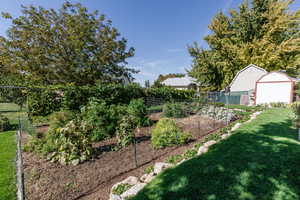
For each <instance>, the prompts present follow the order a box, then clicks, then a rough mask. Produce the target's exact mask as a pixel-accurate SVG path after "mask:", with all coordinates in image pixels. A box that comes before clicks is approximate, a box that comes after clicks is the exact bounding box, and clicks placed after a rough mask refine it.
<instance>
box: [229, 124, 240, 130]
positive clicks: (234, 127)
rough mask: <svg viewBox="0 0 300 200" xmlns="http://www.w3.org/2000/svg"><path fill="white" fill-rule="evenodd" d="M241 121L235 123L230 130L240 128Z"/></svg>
mask: <svg viewBox="0 0 300 200" xmlns="http://www.w3.org/2000/svg"><path fill="white" fill-rule="evenodd" d="M240 126H241V123H236V124H235V125H234V126H233V127H232V128H231V131H235V130H236V129H238V128H240Z"/></svg>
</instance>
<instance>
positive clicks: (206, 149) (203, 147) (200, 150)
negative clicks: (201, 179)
mask: <svg viewBox="0 0 300 200" xmlns="http://www.w3.org/2000/svg"><path fill="white" fill-rule="evenodd" d="M207 151H208V148H207V147H206V146H201V147H200V148H199V149H198V153H197V155H201V154H204V153H206V152H207Z"/></svg>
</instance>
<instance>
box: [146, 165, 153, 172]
mask: <svg viewBox="0 0 300 200" xmlns="http://www.w3.org/2000/svg"><path fill="white" fill-rule="evenodd" d="M153 171H154V166H153V165H151V166H149V167H147V168H146V169H145V170H144V172H145V173H146V174H151V173H152V172H153Z"/></svg>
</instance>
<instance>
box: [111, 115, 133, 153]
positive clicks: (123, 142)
mask: <svg viewBox="0 0 300 200" xmlns="http://www.w3.org/2000/svg"><path fill="white" fill-rule="evenodd" d="M135 127H136V125H135V122H134V120H133V118H132V117H131V116H124V117H123V119H122V120H121V122H120V124H119V126H118V128H117V131H116V135H117V140H118V147H119V148H122V147H125V146H128V145H129V144H131V143H132V142H133V139H134V129H135Z"/></svg>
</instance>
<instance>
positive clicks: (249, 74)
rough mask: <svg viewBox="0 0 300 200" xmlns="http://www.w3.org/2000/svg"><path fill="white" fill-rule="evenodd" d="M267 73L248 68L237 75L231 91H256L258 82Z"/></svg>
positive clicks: (253, 67)
mask: <svg viewBox="0 0 300 200" xmlns="http://www.w3.org/2000/svg"><path fill="white" fill-rule="evenodd" d="M266 73H267V72H266V71H265V70H263V69H261V68H258V67H255V66H248V67H246V68H245V69H243V70H242V71H240V72H239V73H238V74H237V75H236V77H235V78H234V80H233V81H232V83H231V86H230V89H231V91H232V92H237V91H249V90H254V89H255V84H256V81H257V80H258V79H259V78H260V77H261V76H262V75H264V74H266Z"/></svg>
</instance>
